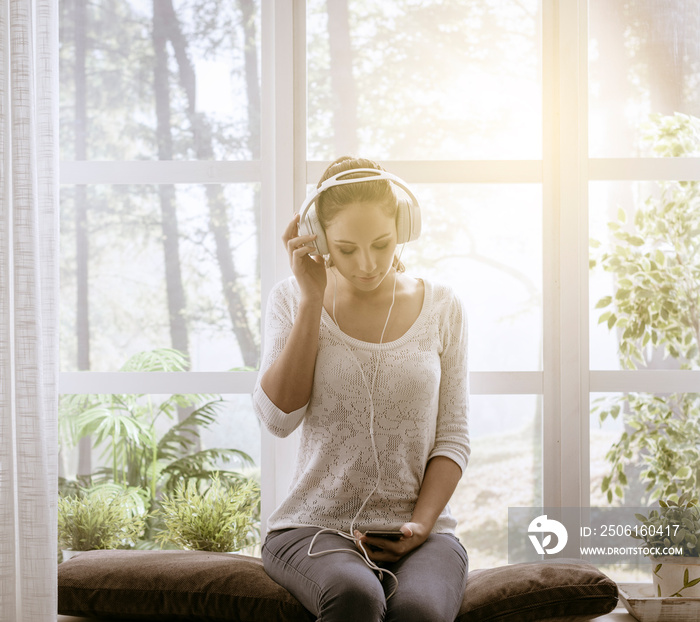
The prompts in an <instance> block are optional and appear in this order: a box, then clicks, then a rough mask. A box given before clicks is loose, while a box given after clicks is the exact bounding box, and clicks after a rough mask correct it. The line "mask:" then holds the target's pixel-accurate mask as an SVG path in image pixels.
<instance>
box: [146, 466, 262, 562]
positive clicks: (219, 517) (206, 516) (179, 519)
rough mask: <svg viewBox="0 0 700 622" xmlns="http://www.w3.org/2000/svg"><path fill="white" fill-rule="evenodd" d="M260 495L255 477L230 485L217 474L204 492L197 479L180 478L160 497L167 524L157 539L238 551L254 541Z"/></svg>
mask: <svg viewBox="0 0 700 622" xmlns="http://www.w3.org/2000/svg"><path fill="white" fill-rule="evenodd" d="M259 499H260V489H259V487H258V485H257V483H255V482H254V481H252V480H248V481H246V482H244V483H240V484H238V485H236V486H231V485H229V484H227V483H225V482H222V481H221V480H220V479H219V477H218V476H214V477H213V479H212V482H211V485H210V486H209V487H208V488H206V489H205V490H204V491H203V492H200V489H199V488H198V486H197V484H196V482H195V481H193V480H189V481H188V482H184V481H181V482H180V483H179V484H178V485H177V487H176V489H175V491H174V492H173V493H172V494H169V495H164V496H163V499H162V500H161V503H160V509H159V510H158V512H157V513H158V514H159V515H160V516H161V517H162V522H163V525H164V527H163V530H162V531H160V532H159V533H158V535H157V536H156V540H159V541H160V542H161V543H172V544H174V545H176V546H177V547H179V548H183V549H187V550H195V551H213V552H219V553H223V552H231V551H238V550H240V549H242V548H243V547H245V546H248V545H250V544H253V543H254V541H255V534H254V527H253V525H254V520H255V516H256V514H257V508H258V505H259Z"/></svg>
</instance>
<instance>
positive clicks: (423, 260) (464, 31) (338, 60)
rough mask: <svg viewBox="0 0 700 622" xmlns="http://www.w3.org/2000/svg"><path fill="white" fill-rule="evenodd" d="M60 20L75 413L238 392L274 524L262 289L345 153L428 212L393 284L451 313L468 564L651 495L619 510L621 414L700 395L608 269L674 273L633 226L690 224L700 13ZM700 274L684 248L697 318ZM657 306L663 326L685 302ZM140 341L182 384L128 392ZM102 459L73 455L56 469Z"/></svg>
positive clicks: (698, 128) (288, 449) (64, 335)
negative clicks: (112, 399) (662, 220)
mask: <svg viewBox="0 0 700 622" xmlns="http://www.w3.org/2000/svg"><path fill="white" fill-rule="evenodd" d="M61 13H62V25H61V55H62V56H61V58H62V60H61V62H62V65H61V72H62V74H61V78H62V79H61V89H62V90H61V118H62V126H61V132H62V145H61V149H62V169H61V180H62V184H63V186H62V198H61V207H62V286H61V287H62V302H61V304H62V308H61V331H62V332H61V356H62V359H61V369H62V375H61V390H62V392H63V393H65V394H81V393H105V394H119V393H127V394H132V393H133V394H137V393H138V394H169V393H170V394H173V393H183V392H185V393H215V394H225V395H227V396H232V395H235V396H236V398H235V399H234V398H230V399H229V402H230V404H231V406H230V407H228V408H227V409H226V415H225V419H226V420H225V421H224V420H223V419H222V421H221V427H220V428H218V429H217V432H216V434H215V436H216V439H215V440H216V441H218V442H222V441H224V442H225V444H226V445H227V446H229V447H232V448H238V449H243V450H244V451H247V453H249V454H251V455H252V456H255V457H256V460H259V463H258V464H259V467H260V469H261V482H262V501H263V511H262V515H263V522H264V521H265V518H266V516H268V515H269V513H270V512H271V510H272V509H273V508H274V506H275V505H276V503H278V502H279V501H280V500H281V499H282V497H283V496H284V494H285V491H286V486H287V484H288V478H289V473H290V468H289V466H290V461H291V460H292V459H293V455H294V451H295V439H294V438H291V439H285V440H279V439H273V438H271V437H270V436H269V435H267V434H266V433H265V432H264V431H261V430H260V429H259V426H258V425H257V423H256V421H255V419H254V418H253V417H251V416H250V406H249V403H250V402H249V400H250V398H249V394H250V393H251V391H252V388H253V386H254V382H255V378H256V370H257V366H258V363H259V356H260V348H261V343H262V341H263V340H264V337H265V336H264V334H263V333H262V330H261V317H262V315H263V312H264V307H265V302H266V298H267V293H268V292H269V291H270V288H271V287H272V286H273V284H274V283H275V282H277V281H278V280H280V279H281V278H284V277H285V276H287V275H288V274H289V268H288V265H287V257H286V253H285V252H284V249H282V248H281V245H280V243H279V239H280V236H281V232H282V231H283V229H284V228H285V227H286V225H287V223H288V222H289V219H290V217H291V215H292V213H293V210H294V208H295V207H296V206H298V205H299V204H300V202H301V200H302V198H303V196H304V195H305V193H306V189H307V187H308V185H309V184H315V183H316V181H317V180H318V178H319V176H320V174H321V173H322V171H323V170H324V168H325V166H326V165H327V163H328V162H329V161H331V160H333V159H335V158H336V157H338V156H340V155H344V154H359V155H362V156H366V157H370V158H374V159H378V160H379V161H381V163H382V164H383V165H384V166H385V167H386V168H387V169H388V170H390V171H392V172H395V173H396V174H398V175H400V176H401V177H403V178H404V179H405V180H406V181H407V182H409V183H410V184H411V185H412V187H413V188H414V190H415V193H416V194H417V196H418V198H419V200H420V203H421V209H422V214H423V218H424V234H423V235H422V237H421V239H420V240H419V241H418V242H416V243H414V244H411V245H408V246H407V247H406V250H405V252H404V255H403V257H402V259H403V260H404V263H405V264H406V265H407V266H408V269H409V271H411V272H412V273H414V274H417V275H423V276H426V277H428V278H433V279H437V280H441V281H444V282H447V283H449V284H451V285H452V286H453V287H455V289H456V290H457V291H458V292H459V293H460V294H461V295H462V296H463V298H464V300H465V301H466V303H467V308H468V311H469V320H470V329H471V331H470V334H471V336H470V368H471V378H470V381H471V382H470V383H471V389H472V394H473V397H472V400H471V415H470V417H471V421H470V426H471V431H472V441H473V442H472V444H473V454H472V465H471V466H470V468H469V469H468V470H467V472H466V474H465V477H464V479H463V481H462V482H461V483H460V486H459V489H458V491H457V493H456V495H455V498H454V500H453V508H454V510H455V512H456V514H457V515H458V517H459V518H460V520H461V532H460V536H461V537H462V538H463V539H464V540H465V543H466V545H467V547H468V549H469V550H470V557H471V560H472V566H473V567H485V566H491V565H496V564H499V563H504V562H505V561H506V560H507V550H506V542H507V526H506V521H507V509H508V507H509V506H536V505H540V504H543V505H545V506H554V507H585V506H587V505H589V504H594V505H597V504H602V503H609V504H619V503H628V504H631V503H641V502H645V501H648V499H646V498H645V497H644V493H643V488H644V486H640V483H641V482H642V479H641V478H642V475H641V474H642V473H643V465H642V464H632V463H630V465H629V468H628V470H627V471H626V473H627V474H628V480H629V481H632V480H634V482H633V483H631V484H630V485H629V490H625V485H624V480H620V481H617V480H615V477H613V476H611V474H610V472H609V470H610V469H612V468H613V466H612V465H611V463H610V462H609V460H608V459H607V458H606V457H605V456H606V454H607V453H608V450H609V449H610V448H611V447H612V446H613V444H614V443H615V442H616V441H617V440H618V439H619V435H621V434H622V433H623V431H624V430H625V425H628V424H629V421H628V420H626V419H625V416H626V413H628V412H630V411H631V409H632V404H633V403H634V402H630V401H627V402H625V400H624V399H623V397H621V396H625V395H633V394H635V392H639V395H641V396H642V397H643V395H642V394H644V395H665V394H675V393H683V392H686V393H688V392H691V391H693V390H696V391H697V388H698V387H699V386H700V371H699V368H700V364H699V363H698V358H697V354H695V356H693V352H692V350H691V346H692V345H693V344H692V343H690V342H689V343H687V344H685V345H684V346H683V347H685V350H683V351H682V352H678V354H679V356H674V350H670V349H669V348H668V346H666V349H665V350H664V347H663V344H662V343H661V342H660V341H659V340H660V339H661V337H660V336H659V335H658V334H657V335H656V336H655V337H653V340H652V335H651V333H650V334H649V337H648V338H647V341H646V343H644V339H645V337H644V334H642V333H640V334H639V335H637V334H636V333H635V332H633V331H632V332H630V331H629V330H627V332H626V329H628V328H629V322H631V321H632V320H630V319H627V320H626V322H627V324H625V322H624V321H622V322H619V323H618V321H619V320H620V318H622V312H623V311H624V304H622V303H624V301H625V300H629V299H630V298H631V297H633V296H636V295H641V296H646V295H647V294H644V293H641V294H639V291H641V290H644V289H649V288H648V287H645V286H644V281H643V279H644V278H645V277H644V276H643V275H641V274H636V273H635V274H632V269H631V268H630V269H629V274H622V273H621V272H620V271H619V270H616V269H615V262H614V261H613V262H612V263H611V262H610V257H611V254H614V252H617V253H618V255H619V257H624V256H629V255H630V253H632V251H635V252H639V253H641V256H640V258H639V262H638V263H639V265H640V266H641V268H642V269H640V271H639V272H643V268H644V267H645V266H646V267H648V268H649V270H648V272H649V275H647V276H648V277H649V278H650V279H651V281H654V280H655V279H656V278H657V277H659V278H661V276H660V271H659V270H657V271H656V272H654V269H653V266H651V265H647V264H645V263H644V262H645V261H646V260H645V259H644V257H643V255H644V253H647V252H648V253H649V254H650V255H649V257H650V258H651V259H649V258H647V259H648V260H649V261H651V260H653V259H654V258H656V261H657V263H656V264H654V265H656V266H657V267H659V268H660V267H661V266H660V265H658V264H659V262H662V261H663V262H664V266H666V267H670V259H663V260H662V259H661V258H660V256H659V255H658V253H661V254H662V255H669V256H670V248H671V247H670V246H669V242H668V241H664V240H663V239H662V237H659V238H654V239H652V238H653V236H652V233H651V231H652V229H650V228H649V227H647V228H646V229H645V228H644V227H643V225H645V226H646V225H649V223H648V221H649V219H650V218H651V216H649V217H648V218H647V216H648V215H649V212H650V210H652V209H653V208H654V207H659V209H661V211H662V213H664V214H668V210H667V211H666V212H664V211H663V210H664V209H665V208H664V205H668V204H671V203H672V204H674V205H676V207H678V205H679V204H684V205H687V206H690V207H689V211H688V213H689V214H692V213H693V210H694V212H695V213H700V205H699V204H698V198H697V197H698V189H697V187H698V186H697V184H698V183H700V141H699V140H698V136H700V121H699V120H698V119H699V118H700V98H699V97H698V92H700V91H699V90H698V88H697V86H698V80H699V77H700V45H699V44H698V41H700V5H697V3H694V2H688V1H685V0H674V1H673V2H667V3H665V4H663V5H660V4H659V3H656V2H650V1H647V0H635V1H633V2H625V3H621V2H608V1H607V0H588V2H586V1H582V2H578V3H576V2H564V1H563V0H522V1H519V2H512V1H509V0H494V1H491V2H482V1H477V0H455V1H453V2H443V1H439V0H428V1H426V2H420V3H417V2H413V1H410V0H390V1H386V2H362V1H360V0H290V1H289V2H276V1H274V0H232V1H231V2H211V1H209V0H156V1H153V2H146V1H145V0H128V1H117V0H96V1H93V2H90V3H87V2H86V0H63V1H62V2H61ZM669 209H670V208H669ZM645 215H646V216H645ZM678 218H679V219H680V221H679V222H687V219H688V218H689V216H688V217H685V216H683V215H679V216H678ZM684 218H685V221H684V220H683V219H684ZM642 221H644V222H642ZM610 223H613V224H612V225H610ZM688 235H689V236H690V239H691V241H692V240H694V239H696V238H697V227H695V228H693V227H691V228H690V229H689V230H688ZM693 236H695V237H693ZM689 247H693V248H696V247H697V244H695V246H693V245H692V244H690V245H689ZM615 249H617V251H616V250H615ZM628 251H629V252H628ZM606 254H607V257H608V258H607V259H605V258H604V255H606ZM630 261H631V262H632V263H631V264H630V265H632V264H633V263H634V258H632V259H631V260H630ZM606 262H607V263H606ZM589 263H592V264H595V265H593V267H592V268H589ZM698 264H700V259H699V258H698V254H697V250H695V255H692V253H690V255H689V257H688V258H687V262H686V264H685V267H686V268H687V273H684V274H686V277H685V278H686V279H687V280H688V282H689V284H690V287H689V291H690V292H691V294H689V295H691V297H692V292H693V291H697V289H698V286H697V284H698V282H700V268H699V267H698ZM651 281H650V282H651ZM657 282H658V281H657ZM635 288H637V289H635ZM658 289H659V290H660V287H659V288H658ZM661 293H663V292H661ZM695 295H696V296H697V294H695ZM606 298H609V303H608V305H605V304H603V303H604V302H605V299H606ZM601 300H602V301H603V302H601ZM640 300H641V299H640ZM688 300H689V301H691V300H692V298H689V299H688ZM697 302H698V305H700V300H699V301H697ZM664 303H667V306H666V310H665V311H663V314H662V311H661V310H662V309H664ZM658 304H659V307H658V315H659V317H661V316H662V315H664V314H665V315H669V314H672V311H673V305H674V304H675V305H676V306H677V307H678V304H679V303H678V299H677V298H673V297H671V299H669V300H661V302H659V303H658ZM683 304H686V303H683ZM687 304H691V303H690V302H687ZM669 305H670V306H669ZM606 313H609V314H608V315H604V314H606ZM613 315H614V316H615V317H614V318H613V319H611V317H612V316H613ZM601 317H603V319H602V321H601V320H600V318H601ZM679 322H681V323H682V320H679ZM671 333H673V330H671ZM687 334H688V335H690V336H689V337H686V333H683V335H682V340H685V339H690V340H691V341H692V339H693V336H692V331H690V332H688V333H687ZM671 337H673V335H671ZM696 337H697V336H696ZM635 339H636V340H637V341H638V343H637V342H635ZM628 342H629V343H628ZM632 342H634V343H636V346H635V345H634V343H632ZM630 344H632V345H630ZM695 345H696V346H700V344H697V343H696V344H695ZM633 347H639V348H641V351H642V356H641V360H637V362H636V363H635V364H634V365H629V364H627V363H626V362H625V359H624V355H625V352H628V351H629V349H630V348H633ZM156 348H170V349H176V350H179V351H181V352H183V353H184V354H185V355H186V357H187V361H188V367H187V369H186V370H185V371H169V372H168V371H163V372H160V373H158V372H134V371H131V372H119V373H117V372H118V370H119V369H121V367H122V365H123V364H124V362H125V361H126V360H128V359H129V357H131V356H133V355H134V354H136V353H137V352H140V351H144V350H153V349H156ZM664 355H666V356H664ZM630 360H631V359H630ZM635 360H636V359H635ZM618 396H620V397H619V399H618ZM600 398H602V399H600ZM227 399H228V398H227ZM616 399H617V400H618V402H617V403H618V406H619V409H618V410H617V411H614V413H615V415H614V416H612V413H613V410H610V416H607V417H601V409H603V408H605V407H606V406H605V405H606V404H608V405H609V407H610V408H611V409H612V408H613V402H614V401H615V400H616ZM640 399H641V398H640ZM229 402H227V403H229ZM690 407H692V404H690ZM600 420H602V422H601V423H599V421H600ZM203 442H205V444H206V443H207V442H213V439H209V440H205V441H203ZM90 460H93V461H95V460H98V456H91V455H90V452H89V451H87V450H85V448H84V451H83V454H82V457H81V458H80V459H78V458H77V457H73V458H71V459H70V460H67V461H66V464H69V465H72V466H70V468H72V469H76V470H80V469H87V468H91V467H92V466H94V464H92V465H91V463H90ZM81 461H82V466H81ZM66 468H69V467H66ZM615 468H616V467H615ZM683 474H684V473H683ZM635 478H636V479H635ZM618 479H619V478H618ZM613 480H615V481H613ZM604 482H605V483H604ZM611 483H612V484H614V485H613V487H612V488H611V487H610V484H611ZM606 484H607V486H606ZM615 486H618V487H619V490H618V489H617V488H616V487H615ZM610 490H612V496H610V495H609V494H608V491H610ZM619 492H622V495H620V494H618V493H619Z"/></svg>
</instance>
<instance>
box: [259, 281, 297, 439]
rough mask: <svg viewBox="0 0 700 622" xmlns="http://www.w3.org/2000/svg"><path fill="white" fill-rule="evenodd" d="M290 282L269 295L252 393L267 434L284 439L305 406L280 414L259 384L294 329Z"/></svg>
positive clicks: (293, 300)
mask: <svg viewBox="0 0 700 622" xmlns="http://www.w3.org/2000/svg"><path fill="white" fill-rule="evenodd" d="M297 306H298V305H297V297H296V295H295V290H294V285H293V281H292V279H287V280H286V281H282V282H281V283H278V284H277V285H276V286H275V287H274V288H273V290H272V291H271V292H270V298H269V299H268V303H267V310H266V313H265V347H264V352H263V357H262V364H261V366H260V371H259V372H258V379H257V382H256V384H255V389H254V390H253V409H254V410H255V413H256V415H257V416H258V418H259V419H260V421H261V422H262V423H263V425H264V426H265V427H266V428H267V429H268V430H269V431H270V433H271V434H274V435H275V436H279V437H282V438H284V437H285V436H289V435H290V434H291V433H292V432H294V430H296V429H297V427H299V424H300V423H301V421H302V420H303V418H304V415H305V414H306V408H307V406H308V404H305V405H304V406H302V407H301V408H298V409H297V410H294V411H292V412H290V413H286V412H284V411H283V410H280V409H279V408H278V407H277V406H276V405H275V404H274V403H273V402H272V400H271V399H270V398H269V397H268V396H267V394H266V393H265V391H263V388H262V387H261V386H260V381H261V379H262V377H263V375H264V374H265V371H267V369H269V367H270V365H272V363H274V362H275V360H276V359H277V357H278V356H279V355H280V353H281V352H282V350H283V349H284V345H285V343H286V342H287V338H288V337H289V333H290V332H291V330H292V326H293V325H294V317H295V314H296V309H297Z"/></svg>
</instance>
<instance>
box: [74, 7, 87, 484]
mask: <svg viewBox="0 0 700 622" xmlns="http://www.w3.org/2000/svg"><path fill="white" fill-rule="evenodd" d="M74 8H75V14H74V23H75V31H74V37H75V59H74V79H75V108H74V117H73V119H74V121H73V124H74V128H75V159H76V160H85V159H87V76H86V69H85V62H86V56H87V26H88V24H87V0H75V5H74ZM89 257H90V240H89V236H88V213H87V187H86V186H84V185H78V186H76V187H75V274H76V277H75V279H76V306H75V337H76V350H77V365H78V370H79V371H87V370H89V369H90V303H89V295H88V292H89V287H88V280H89ZM91 472H92V439H91V438H90V437H89V436H86V437H84V438H81V439H80V441H79V442H78V470H77V474H78V475H89V474H90V473H91Z"/></svg>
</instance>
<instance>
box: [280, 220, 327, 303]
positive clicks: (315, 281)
mask: <svg viewBox="0 0 700 622" xmlns="http://www.w3.org/2000/svg"><path fill="white" fill-rule="evenodd" d="M315 239H316V235H299V214H295V216H294V218H292V221H291V222H290V223H289V226H288V227H287V229H286V230H285V232H284V234H283V235H282V242H284V245H285V247H286V248H287V253H288V254H289V265H290V266H291V267H292V272H293V273H294V276H295V277H296V279H297V282H298V283H299V287H300V288H301V293H302V297H303V298H305V299H306V300H307V301H313V302H318V303H319V304H323V293H324V292H325V290H326V281H327V279H326V267H325V265H324V261H323V257H320V256H318V255H315V256H313V257H312V256H311V253H313V252H314V251H315V250H316V247H315V246H314V245H313V244H312V242H313V241H314V240H315Z"/></svg>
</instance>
